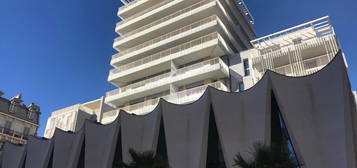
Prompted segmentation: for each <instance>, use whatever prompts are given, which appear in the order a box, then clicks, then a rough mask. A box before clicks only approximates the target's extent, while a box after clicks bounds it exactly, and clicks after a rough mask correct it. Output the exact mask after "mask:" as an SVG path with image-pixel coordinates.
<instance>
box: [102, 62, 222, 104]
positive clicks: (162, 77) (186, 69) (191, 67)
mask: <svg viewBox="0 0 357 168" xmlns="http://www.w3.org/2000/svg"><path fill="white" fill-rule="evenodd" d="M220 62H221V60H220V59H219V58H214V59H211V60H206V61H203V62H199V63H197V64H193V65H189V66H186V67H183V68H180V69H178V70H176V71H173V72H168V73H164V74H162V75H158V76H155V77H153V78H149V79H146V80H143V81H140V82H137V83H133V84H130V85H127V86H124V87H121V88H118V89H115V90H112V91H109V92H107V94H106V96H107V97H109V96H113V95H117V94H120V93H124V92H126V91H130V90H133V89H136V88H139V87H142V86H146V85H148V84H153V83H154V82H159V83H160V84H161V83H162V82H161V80H166V81H169V78H170V77H171V76H173V77H176V76H179V75H182V74H186V73H191V71H193V70H199V69H202V68H203V67H206V66H207V65H208V66H211V65H220Z"/></svg>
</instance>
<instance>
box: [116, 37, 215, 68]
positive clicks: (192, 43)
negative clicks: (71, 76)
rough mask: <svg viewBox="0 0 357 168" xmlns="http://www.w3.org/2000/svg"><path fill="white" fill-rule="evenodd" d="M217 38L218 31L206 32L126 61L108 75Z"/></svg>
mask: <svg viewBox="0 0 357 168" xmlns="http://www.w3.org/2000/svg"><path fill="white" fill-rule="evenodd" d="M217 38H218V33H217V32H214V33H210V34H208V35H206V36H203V37H200V38H197V39H195V40H192V41H189V42H186V43H183V44H181V45H179V46H177V47H173V48H170V49H167V50H164V51H161V52H159V53H156V54H154V55H151V56H148V57H145V58H142V59H139V60H137V61H134V62H131V63H128V64H126V65H123V66H120V67H119V68H117V69H112V70H110V75H113V74H117V73H120V72H123V71H126V70H128V69H131V68H134V67H137V66H140V65H143V64H147V63H149V62H152V61H154V60H158V59H160V58H163V57H166V56H168V55H172V54H175V53H178V52H182V51H184V50H186V49H189V48H191V47H195V46H197V45H201V44H203V43H205V42H208V41H211V40H213V39H217Z"/></svg>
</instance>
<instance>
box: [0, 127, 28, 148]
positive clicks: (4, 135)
mask: <svg viewBox="0 0 357 168" xmlns="http://www.w3.org/2000/svg"><path fill="white" fill-rule="evenodd" d="M0 140H1V141H9V142H12V143H16V144H26V141H27V140H28V135H24V134H23V133H21V132H16V131H13V130H11V129H7V128H4V127H0Z"/></svg>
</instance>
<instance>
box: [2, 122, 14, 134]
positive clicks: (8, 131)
mask: <svg viewBox="0 0 357 168" xmlns="http://www.w3.org/2000/svg"><path fill="white" fill-rule="evenodd" d="M11 125H12V123H11V121H6V122H5V128H4V133H5V134H8V135H12V133H13V132H12V131H11Z"/></svg>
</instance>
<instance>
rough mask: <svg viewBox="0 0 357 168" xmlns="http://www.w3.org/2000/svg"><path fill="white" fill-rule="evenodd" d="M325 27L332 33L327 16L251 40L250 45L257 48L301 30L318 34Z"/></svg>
mask: <svg viewBox="0 0 357 168" xmlns="http://www.w3.org/2000/svg"><path fill="white" fill-rule="evenodd" d="M326 27H328V28H329V29H330V34H331V33H334V31H333V28H332V26H331V23H330V19H329V17H328V16H325V17H322V18H319V19H316V20H313V21H310V22H307V23H304V24H301V25H298V26H294V27H291V28H289V29H285V30H282V31H279V32H276V33H273V34H270V35H267V36H264V37H261V38H258V39H255V40H252V41H251V43H252V44H253V45H254V46H257V45H259V44H260V43H266V41H269V40H272V39H275V38H278V37H281V36H285V35H288V34H291V33H294V32H297V31H300V30H303V29H307V28H313V29H314V30H315V31H316V32H318V31H319V30H321V29H325V28H326ZM316 35H318V34H316Z"/></svg>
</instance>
